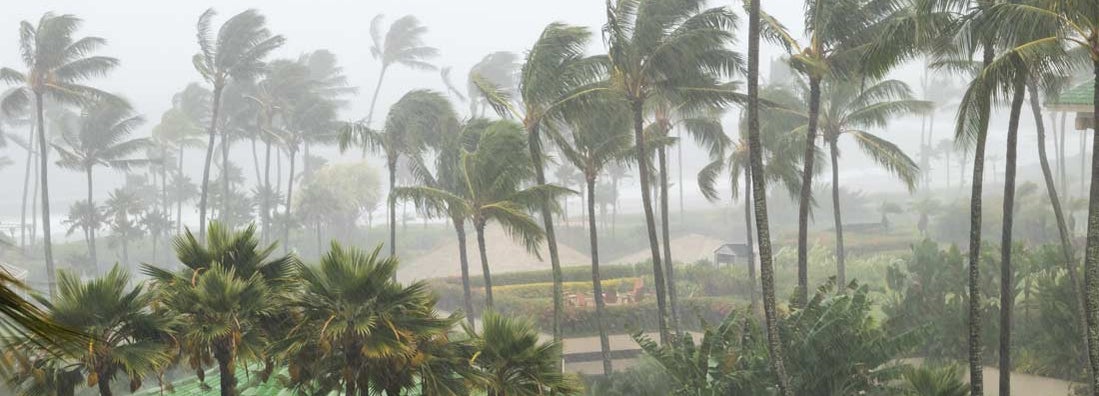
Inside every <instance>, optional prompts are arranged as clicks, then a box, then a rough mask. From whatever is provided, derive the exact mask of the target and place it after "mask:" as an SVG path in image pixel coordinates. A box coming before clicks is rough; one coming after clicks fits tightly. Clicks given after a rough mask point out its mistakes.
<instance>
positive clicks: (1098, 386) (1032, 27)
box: [988, 0, 1099, 392]
mask: <svg viewBox="0 0 1099 396" xmlns="http://www.w3.org/2000/svg"><path fill="white" fill-rule="evenodd" d="M988 8H989V14H990V16H989V19H991V20H993V21H995V22H994V26H996V27H1003V29H1002V30H1003V31H1004V32H1007V33H1008V34H1011V35H1012V36H1015V37H1017V38H1021V39H1022V40H1016V41H1015V44H1016V46H1015V48H1012V50H1011V52H1012V53H1013V54H1014V55H1015V56H1018V57H1019V58H1021V59H1022V61H1023V62H1024V63H1028V64H1029V63H1036V62H1041V61H1044V60H1046V59H1047V58H1054V59H1055V58H1057V57H1060V56H1061V54H1062V53H1063V51H1064V48H1069V49H1070V50H1069V51H1070V52H1071V53H1073V54H1075V55H1077V56H1079V57H1080V58H1086V57H1089V58H1090V61H1091V64H1090V66H1091V69H1092V72H1093V74H1094V75H1095V76H1096V78H1095V79H1094V82H1093V83H1094V88H1099V10H1096V9H1095V7H1093V5H1091V4H1087V3H1086V2H1059V1H1052V0H1036V1H1027V2H1020V3H1015V2H1010V3H1009V2H1002V3H999V4H995V5H991V6H990V7H988ZM990 30H1001V29H990ZM1013 38H1014V37H1013ZM1020 43H1021V44H1020ZM1085 54H1086V55H1088V56H1084V55H1085ZM1081 60H1083V59H1081ZM1093 90H1094V91H1095V92H1096V93H1095V95H1096V96H1095V100H1093V104H1094V111H1093V113H1092V114H1099V89H1093ZM1093 122H1094V124H1093V125H1092V129H1094V130H1099V118H1093ZM1095 147H1099V139H1095ZM1094 152H1099V150H1095V151H1094ZM1081 159H1083V158H1081ZM1097 169H1099V157H1096V156H1092V171H1091V181H1092V183H1091V190H1090V196H1089V199H1088V222H1087V246H1086V248H1085V253H1084V295H1085V303H1086V305H1087V307H1086V309H1087V312H1086V314H1087V325H1088V327H1087V328H1088V331H1087V334H1088V342H1087V345H1086V347H1087V349H1088V363H1089V365H1090V369H1091V370H1090V372H1091V389H1092V392H1099V374H1096V373H1099V332H1097V331H1095V329H1096V328H1099V249H1097V248H1096V246H1099V182H1097V180H1099V171H1097ZM1081 178H1082V179H1083V177H1082V176H1081Z"/></svg>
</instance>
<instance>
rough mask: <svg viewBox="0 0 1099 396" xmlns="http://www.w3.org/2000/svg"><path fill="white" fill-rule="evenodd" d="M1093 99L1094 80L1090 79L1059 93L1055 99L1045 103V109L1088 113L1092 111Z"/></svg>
mask: <svg viewBox="0 0 1099 396" xmlns="http://www.w3.org/2000/svg"><path fill="white" fill-rule="evenodd" d="M1094 99H1095V79H1094V78H1093V79H1090V80H1088V81H1086V82H1084V83H1083V84H1080V85H1077V86H1074V87H1072V88H1069V89H1068V90H1066V91H1063V92H1061V94H1060V95H1058V96H1057V97H1056V98H1053V99H1051V100H1049V101H1047V102H1046V107H1049V108H1053V109H1058V110H1065V111H1078V112H1088V113H1090V112H1091V111H1092V110H1093V109H1094V107H1093V106H1094V104H1093V103H1092V102H1093V101H1094Z"/></svg>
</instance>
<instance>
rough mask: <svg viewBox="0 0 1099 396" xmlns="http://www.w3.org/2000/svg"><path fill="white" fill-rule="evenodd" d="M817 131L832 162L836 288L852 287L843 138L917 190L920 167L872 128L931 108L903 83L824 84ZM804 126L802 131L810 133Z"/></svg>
mask: <svg viewBox="0 0 1099 396" xmlns="http://www.w3.org/2000/svg"><path fill="white" fill-rule="evenodd" d="M820 96H821V98H819V99H818V101H819V102H820V111H819V114H818V120H817V125H816V127H817V129H818V130H819V131H820V133H819V135H820V137H821V138H822V139H823V141H824V143H825V144H827V145H828V151H829V154H830V155H829V158H830V159H831V162H832V213H833V215H834V217H835V230H836V283H837V284H838V285H846V284H847V271H846V266H845V265H844V258H845V254H844V244H843V217H842V214H841V212H840V198H839V196H840V188H839V157H840V154H839V139H840V137H842V136H851V137H852V138H854V140H855V142H856V143H857V144H858V146H859V148H860V149H861V150H862V151H863V153H865V154H866V155H867V156H868V157H870V158H871V159H872V160H873V161H874V162H876V163H878V165H879V166H881V167H882V168H885V170H886V171H888V172H889V173H892V174H893V175H895V176H896V177H897V178H899V179H900V180H901V181H902V182H903V183H904V184H905V186H906V187H908V189H909V191H912V190H914V189H915V188H916V185H917V183H918V180H917V177H918V176H919V167H918V166H917V165H916V163H915V161H913V160H912V159H911V158H909V157H908V155H906V154H905V153H904V151H902V150H901V149H900V147H897V145H895V144H893V143H891V142H889V141H887V140H885V139H882V138H880V137H878V136H876V135H874V134H873V133H870V132H869V131H868V129H871V128H882V127H885V126H886V125H888V123H889V121H890V120H891V119H892V118H894V117H897V116H903V115H910V114H918V113H921V112H924V111H927V110H930V109H931V104H930V103H929V102H926V101H921V100H915V99H913V97H912V92H911V90H909V88H908V85H907V84H905V83H903V82H901V81H898V80H885V81H862V82H848V81H842V80H837V79H832V80H828V81H825V82H824V84H822V87H821V93H820ZM807 127H808V126H807V125H806V124H803V125H802V126H800V127H799V129H800V128H807Z"/></svg>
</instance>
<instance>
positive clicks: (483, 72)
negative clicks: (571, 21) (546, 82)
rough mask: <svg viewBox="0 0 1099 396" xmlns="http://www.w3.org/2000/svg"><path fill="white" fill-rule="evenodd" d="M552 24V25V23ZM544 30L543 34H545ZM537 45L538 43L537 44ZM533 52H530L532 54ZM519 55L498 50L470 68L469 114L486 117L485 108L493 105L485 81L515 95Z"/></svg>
mask: <svg viewBox="0 0 1099 396" xmlns="http://www.w3.org/2000/svg"><path fill="white" fill-rule="evenodd" d="M551 26H552V25H551ZM544 33H545V32H543V36H544ZM535 46H536V47H537V44H535ZM531 55H533V54H529V55H528V57H529V56H531ZM518 61H519V56H518V55H515V54H514V53H512V52H507V51H497V52H493V53H490V54H488V55H485V57H484V58H481V60H480V61H479V62H477V63H476V64H474V65H473V67H470V68H469V79H468V85H467V86H466V92H467V94H466V95H467V96H468V97H469V116H470V117H484V116H485V108H486V107H493V106H492V99H491V98H489V97H487V96H486V95H485V94H484V93H483V92H482V89H481V88H482V85H484V84H483V83H484V82H487V83H489V84H492V86H493V87H496V89H497V90H498V91H500V92H503V93H504V94H506V95H508V97H511V96H514V94H515V91H516V89H517V88H518V85H519V78H521V77H522V75H521V74H519V68H520V64H519V62H518Z"/></svg>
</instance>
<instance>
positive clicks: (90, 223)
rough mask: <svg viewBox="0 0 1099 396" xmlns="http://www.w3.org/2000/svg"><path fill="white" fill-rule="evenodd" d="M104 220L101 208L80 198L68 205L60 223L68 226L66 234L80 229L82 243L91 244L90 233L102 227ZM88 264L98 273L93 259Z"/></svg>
mask: <svg viewBox="0 0 1099 396" xmlns="http://www.w3.org/2000/svg"><path fill="white" fill-rule="evenodd" d="M104 220H105V219H104V216H103V209H102V208H100V207H98V206H95V205H91V204H88V201H83V200H81V201H76V202H74V203H73V204H72V206H70V207H69V214H68V215H67V216H66V218H65V220H64V221H62V222H61V224H64V225H67V226H68V227H69V229H68V230H66V231H65V235H66V236H68V235H72V234H73V233H74V232H76V231H77V230H80V232H81V233H82V234H83V235H84V243H86V244H88V245H89V246H91V235H92V233H93V232H94V231H95V230H98V229H100V228H102V227H103V223H104ZM90 250H91V249H89V251H90ZM88 259H89V260H90V259H91V257H90V256H89V257H88ZM88 264H91V266H92V269H93V270H94V271H95V274H98V273H99V269H98V268H97V267H96V262H95V261H90V262H89V263H88Z"/></svg>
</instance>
